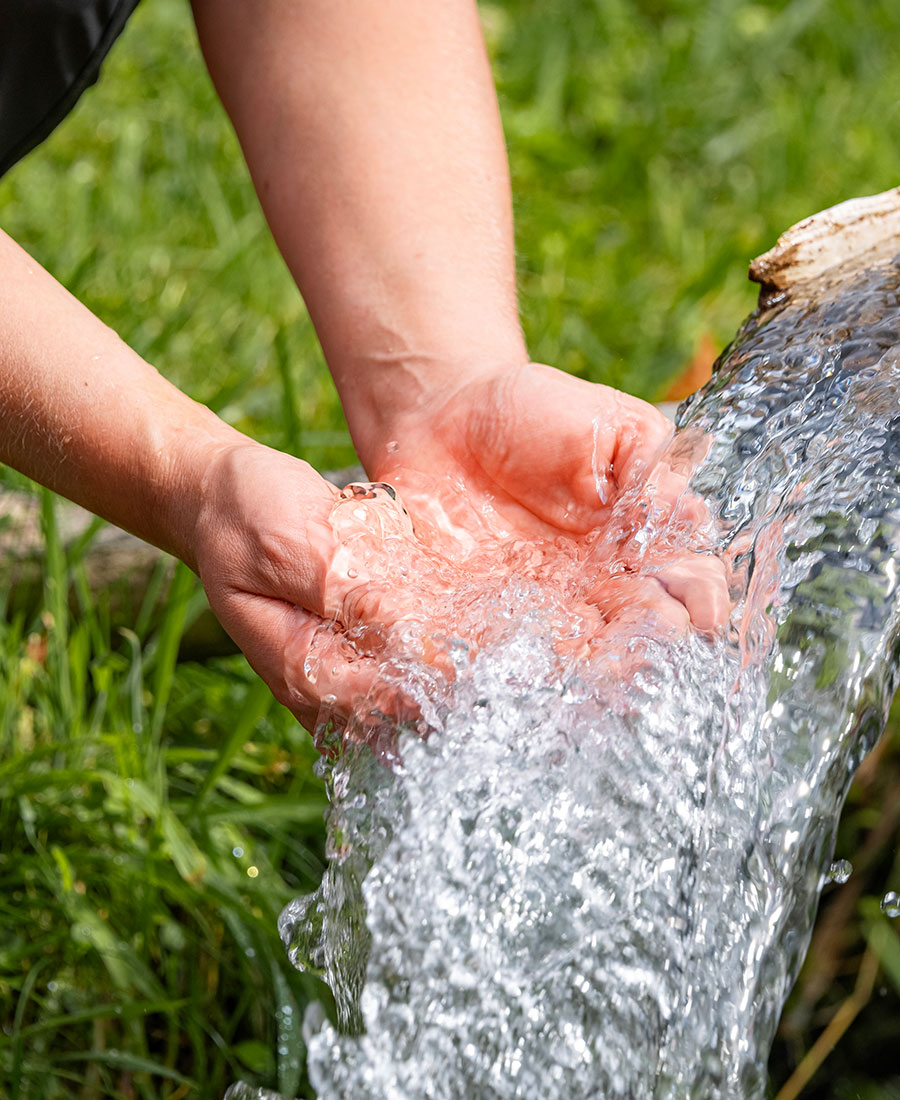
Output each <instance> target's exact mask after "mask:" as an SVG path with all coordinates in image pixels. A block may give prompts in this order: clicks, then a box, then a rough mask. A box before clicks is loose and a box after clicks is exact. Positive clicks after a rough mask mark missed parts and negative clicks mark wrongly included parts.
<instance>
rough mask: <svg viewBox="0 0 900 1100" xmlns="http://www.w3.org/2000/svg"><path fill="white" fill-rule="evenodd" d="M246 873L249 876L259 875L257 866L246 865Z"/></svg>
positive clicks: (255, 876)
mask: <svg viewBox="0 0 900 1100" xmlns="http://www.w3.org/2000/svg"><path fill="white" fill-rule="evenodd" d="M247 874H248V875H249V876H250V878H257V876H258V875H259V868H258V867H248V868H247Z"/></svg>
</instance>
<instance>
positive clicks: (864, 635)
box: [232, 256, 900, 1100]
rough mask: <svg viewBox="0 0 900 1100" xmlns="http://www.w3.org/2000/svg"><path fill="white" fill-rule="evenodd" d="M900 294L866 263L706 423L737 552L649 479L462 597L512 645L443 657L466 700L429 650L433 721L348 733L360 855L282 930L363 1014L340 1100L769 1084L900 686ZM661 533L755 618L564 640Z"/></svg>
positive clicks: (339, 1079) (332, 1091) (674, 1096)
mask: <svg viewBox="0 0 900 1100" xmlns="http://www.w3.org/2000/svg"><path fill="white" fill-rule="evenodd" d="M898 287H900V268H898V265H897V263H895V262H894V261H893V258H892V257H891V256H885V257H884V258H883V259H881V260H879V261H878V262H877V263H876V262H875V260H874V259H873V258H872V257H871V256H870V257H869V258H868V260H867V266H866V267H865V268H864V267H862V266H860V265H859V264H857V265H855V266H854V265H853V264H847V265H844V266H843V267H842V268H840V269H832V272H831V273H830V274H827V275H826V276H825V277H822V278H820V279H819V280H818V281H817V282H815V283H814V284H809V285H808V286H807V287H806V288H799V289H798V290H797V292H796V293H795V294H794V296H793V298H792V300H790V301H782V302H781V303H776V304H775V305H773V306H771V307H770V308H768V309H767V310H766V311H763V312H761V313H759V314H757V315H754V316H753V317H752V318H751V319H750V320H749V321H748V322H747V323H746V324H745V326H744V328H743V329H742V330H741V332H740V333H739V334H738V337H737V338H736V340H735V342H734V343H733V344H732V346H731V348H730V349H728V351H727V352H726V354H725V355H724V356H723V359H722V361H721V363H720V365H719V368H718V370H717V373H716V375H715V377H714V379H713V381H712V382H711V383H710V384H709V385H708V386H707V387H706V388H705V390H704V391H702V392H701V393H700V394H699V395H697V396H696V397H695V398H694V399H692V400H691V401H690V402H689V403H688V404H687V405H686V406H685V407H683V408H682V410H681V413H680V419H679V428H678V431H677V433H676V435H675V437H674V439H673V440H672V442H671V443H670V444H669V447H668V450H667V452H666V454H665V455H664V461H665V462H666V463H667V464H668V466H669V467H671V468H674V469H680V470H688V469H690V470H692V471H693V472H692V474H691V477H690V489H689V493H688V494H687V496H686V498H685V499H686V500H688V501H690V500H694V501H696V498H697V497H700V498H702V499H703V500H704V501H705V502H706V506H707V508H708V510H709V524H708V528H707V537H708V538H709V539H710V540H711V545H710V546H709V547H699V548H698V547H697V545H696V544H695V543H694V542H692V541H691V536H690V534H689V531H690V526H691V525H690V523H688V522H687V521H686V520H685V518H684V517H685V515H686V514H687V513H686V512H685V511H684V509H682V510H681V511H680V512H679V511H676V513H675V515H674V516H673V517H672V518H670V519H669V520H668V521H667V522H666V523H662V521H661V520H660V518H659V517H658V516H655V517H654V516H653V515H652V509H651V510H650V514H648V512H647V510H646V508H642V506H641V501H642V499H645V498H646V494H643V496H642V494H641V492H638V491H635V493H633V494H631V495H630V497H629V498H627V499H624V500H622V501H621V502H620V503H619V505H618V506H617V508H616V510H615V513H614V514H613V516H612V517H611V519H610V521H609V524H608V525H606V526H605V527H604V529H603V530H602V531H597V532H594V533H593V534H592V535H591V536H590V537H589V538H588V539H586V540H583V542H582V543H580V544H579V545H578V546H577V547H568V548H565V549H563V548H561V547H560V546H558V545H554V546H546V547H538V548H532V550H531V551H530V552H529V553H528V554H524V553H523V554H521V555H519V556H518V557H517V556H516V555H515V554H514V555H512V556H511V559H510V562H509V563H508V566H509V567H508V569H507V571H506V573H505V575H503V576H501V577H498V578H496V579H495V580H494V581H493V583H491V584H485V583H483V582H478V583H475V582H474V581H473V582H472V583H471V585H469V587H466V586H465V585H461V586H460V585H458V586H457V587H456V588H455V589H454V591H453V595H452V601H453V604H452V612H453V615H454V616H456V619H457V620H458V621H459V623H460V624H461V627H460V630H459V638H460V639H467V638H468V639H470V640H471V634H470V633H467V630H468V631H474V630H475V629H476V625H477V630H478V640H477V646H472V645H464V644H462V642H461V641H457V642H455V643H454V642H453V641H452V640H451V642H450V643H443V644H444V647H445V649H446V652H447V654H448V660H452V661H453V663H454V665H455V668H456V678H455V684H454V686H453V687H452V689H447V688H446V687H443V688H439V687H436V680H435V677H434V669H433V660H432V661H431V662H423V661H420V660H418V659H417V658H416V657H415V653H414V651H415V646H414V645H411V647H410V653H411V656H410V659H409V660H408V661H407V662H400V663H398V664H395V666H394V667H392V669H391V670H389V672H388V673H386V675H387V676H388V678H389V679H391V680H392V681H393V682H394V683H400V684H401V685H402V687H403V690H404V693H405V694H406V695H407V696H409V697H411V698H412V699H414V700H415V701H416V702H417V703H418V704H419V705H420V707H421V710H422V714H423V716H424V719H425V721H427V725H428V727H429V730H430V732H429V735H428V736H427V737H426V738H423V737H421V736H419V735H418V734H417V733H414V732H406V733H401V734H400V735H399V736H397V735H396V732H392V731H390V730H385V729H380V730H378V731H376V734H377V735H375V736H369V738H368V739H367V740H366V739H363V738H362V737H361V736H360V730H359V729H357V730H356V731H353V730H351V731H350V735H348V736H347V737H345V738H344V739H343V740H340V739H333V741H332V744H331V746H330V747H331V751H332V755H331V756H330V757H329V758H328V760H327V762H325V763H324V764H323V770H324V774H325V775H326V779H327V781H328V784H329V789H330V792H331V797H332V801H333V807H332V810H331V812H330V819H329V830H330V864H329V867H328V871H327V873H326V876H325V879H324V882H323V884H322V888H321V890H320V891H319V893H318V894H316V895H315V896H313V897H312V898H306V899H298V900H297V901H296V902H294V903H293V904H292V905H290V906H288V908H287V909H286V910H285V912H284V914H283V916H282V918H281V925H280V926H281V933H282V937H283V939H284V941H285V944H286V947H287V949H288V950H289V952H290V953H291V957H292V959H293V961H294V962H295V963H296V964H297V965H298V966H301V967H304V968H307V969H310V970H313V971H315V972H317V973H320V974H321V975H323V976H324V977H325V978H326V980H327V981H328V982H329V984H330V985H331V988H332V989H333V991H334V993H335V998H336V1003H337V1006H338V1016H339V1020H338V1025H337V1026H334V1025H332V1024H331V1023H329V1022H328V1021H327V1020H325V1018H324V1016H322V1015H321V1014H320V1015H319V1016H318V1017H316V1015H315V1013H313V1014H311V1016H310V1018H309V1019H308V1021H307V1029H308V1033H309V1035H308V1049H309V1072H310V1077H311V1080H312V1082H313V1084H314V1086H315V1088H316V1090H317V1092H318V1095H319V1097H320V1098H321V1100H338V1098H341V1100H344V1098H346V1100H349V1098H351V1097H352V1098H353V1100H423V1098H428V1100H472V1098H475V1100H512V1098H514V1097H516V1098H518V1097H523V1098H528V1100H564V1098H565V1100H582V1098H584V1100H587V1098H596V1100H687V1098H696V1100H720V1098H721V1100H726V1098H727V1100H758V1098H760V1097H762V1096H763V1094H764V1088H765V1067H766V1059H767V1055H768V1050H769V1047H770V1044H771V1041H772V1038H773V1035H774V1030H775V1026H776V1023H777V1019H778V1015H779V1012H780V1010H781V1006H782V1004H783V1002H784V998H785V996H786V994H787V992H788V990H789V988H790V985H791V983H792V982H793V980H794V978H795V976H796V972H797V969H798V967H799V965H800V962H801V961H802V958H803V955H804V952H805V950H806V946H807V943H808V940H809V935H810V930H811V924H812V920H813V916H814V912H815V908H816V904H817V901H818V897H819V892H820V890H821V887H822V885H823V883H824V882H825V881H826V879H828V878H829V876H831V877H835V875H837V876H838V877H839V876H840V875H841V874H846V873H847V870H846V868H839V869H838V871H837V872H835V871H834V870H833V869H832V868H831V858H832V848H833V838H834V831H835V827H836V823H837V819H838V815H839V811H840V807H841V805H842V803H843V799H844V797H845V794H846V791H847V787H848V785H849V782H850V779H851V777H852V774H853V771H854V769H855V767H856V766H857V765H858V763H859V761H860V760H861V758H862V756H863V755H864V754H865V752H866V751H867V750H868V749H869V748H870V747H871V745H872V743H873V741H874V739H875V738H877V736H878V734H879V733H880V731H881V728H882V725H883V721H884V717H885V713H886V708H887V706H888V704H889V702H890V699H891V696H892V694H893V690H894V687H895V681H896V668H897V662H896V650H897V646H898V637H900V631H898V624H900V600H898V595H897V574H896V570H897V564H896V563H897V550H898V544H900V308H898V307H900V290H898ZM688 511H690V509H688ZM694 514H695V515H696V509H694ZM661 544H665V545H666V546H667V547H669V548H670V549H674V550H675V551H678V550H681V551H683V552H686V553H696V554H698V555H708V553H709V550H710V549H712V550H714V551H715V553H716V555H717V558H718V559H719V560H721V561H722V562H724V563H725V568H726V570H727V575H728V582H729V586H730V591H731V595H732V598H733V600H734V608H733V611H732V614H731V618H730V621H729V624H728V627H727V630H726V631H725V633H724V635H723V636H719V637H716V638H708V637H703V636H700V635H697V634H692V633H688V634H686V635H685V634H682V633H678V632H675V631H672V630H670V629H669V630H667V629H663V627H662V624H660V622H659V621H658V619H657V618H655V617H654V615H653V613H652V612H643V613H635V614H633V615H629V616H623V617H622V618H620V619H619V620H618V622H617V623H614V624H611V625H610V626H609V627H608V628H607V634H606V639H605V643H604V644H603V645H602V646H598V647H594V648H593V649H589V650H585V648H584V647H582V648H579V647H578V646H577V645H566V644H562V643H561V639H562V640H565V639H569V640H571V639H577V638H578V637H579V635H580V633H581V634H583V633H584V631H585V630H586V629H587V627H586V620H585V618H584V615H583V614H582V612H580V611H578V610H577V609H578V608H580V607H583V603H584V600H585V598H586V596H587V594H588V593H589V592H590V590H591V585H592V584H594V583H595V582H596V578H597V576H598V575H600V574H603V573H604V572H605V573H606V574H608V575H610V576H612V575H613V574H614V572H615V569H616V568H617V566H616V562H617V561H618V560H619V559H620V557H621V554H622V553H626V554H628V555H630V561H631V562H632V568H637V569H638V570H640V569H641V568H646V570H647V572H648V573H652V571H653V570H654V569H656V568H657V567H658V566H657V565H656V564H654V562H655V559H654V558H653V556H652V554H651V553H650V552H649V551H647V552H646V553H645V551H646V550H647V548H648V547H651V548H652V547H653V546H654V545H655V546H659V545H661ZM563 558H564V559H565V561H563V560H562V559H563ZM642 562H644V563H645V564H644V566H642V565H641V563H642ZM634 563H637V564H636V565H635V564H634ZM448 599H451V597H448ZM573 609H574V610H573ZM451 617H452V616H451ZM486 624H487V625H486ZM419 641H421V639H419ZM369 732H370V733H371V732H372V731H369ZM892 902H893V899H892ZM897 908H898V911H900V906H897ZM268 1095H270V1094H268ZM232 1096H235V1097H236V1096H244V1097H247V1098H250V1097H252V1098H257V1097H258V1098H259V1100H265V1097H266V1096H267V1094H265V1093H260V1092H257V1091H256V1090H250V1089H246V1090H245V1091H243V1092H237V1091H234V1092H233V1093H232Z"/></svg>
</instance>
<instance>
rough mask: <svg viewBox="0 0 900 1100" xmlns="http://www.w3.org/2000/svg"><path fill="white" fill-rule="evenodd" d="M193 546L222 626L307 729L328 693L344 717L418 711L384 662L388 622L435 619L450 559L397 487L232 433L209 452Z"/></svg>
mask: <svg viewBox="0 0 900 1100" xmlns="http://www.w3.org/2000/svg"><path fill="white" fill-rule="evenodd" d="M193 549H194V559H195V565H196V569H197V572H198V574H199V576H200V578H201V580H202V582H203V584H204V587H205V589H206V592H207V595H208V597H209V601H210V605H211V607H212V609H213V611H214V612H215V613H216V615H217V616H218V618H219V620H220V622H221V623H222V625H223V627H224V628H225V629H226V630H227V631H228V633H229V634H230V635H231V637H232V638H233V639H234V641H235V642H236V643H237V645H238V646H239V647H240V648H241V649H242V650H243V652H244V654H245V655H246V657H247V659H248V661H249V662H250V664H251V665H252V667H253V668H254V669H255V670H256V672H258V673H259V675H260V676H261V677H262V678H263V679H264V680H265V681H266V683H267V684H268V685H269V687H270V688H271V690H272V692H273V694H274V695H275V697H276V698H277V699H278V700H279V702H281V703H283V704H284V705H285V706H287V707H288V708H289V709H290V710H291V711H292V712H293V713H294V714H295V716H296V717H297V718H298V719H299V720H300V722H302V723H303V725H305V726H306V727H307V729H309V730H311V731H312V730H313V729H314V728H315V724H316V720H317V715H318V714H319V712H320V707H321V706H322V704H323V702H324V703H325V704H326V707H327V708H328V709H329V712H330V713H331V714H332V715H333V716H334V717H335V719H336V721H337V724H338V725H340V724H342V723H343V722H345V721H346V720H347V719H348V718H349V716H350V715H351V714H354V713H364V712H371V713H375V712H378V711H383V712H385V713H390V714H391V715H393V716H394V717H401V718H403V717H413V716H414V714H413V712H411V711H410V709H409V706H408V704H406V703H405V702H404V700H403V699H401V698H400V697H399V696H398V695H397V693H396V692H393V691H392V690H391V689H390V688H387V687H385V686H384V683H383V681H382V680H381V678H380V675H379V673H380V662H381V661H383V660H384V658H385V656H389V655H390V653H391V645H392V642H391V640H390V635H391V632H392V631H395V630H398V629H400V627H401V626H402V625H408V624H410V623H412V622H417V621H422V620H423V619H425V620H428V619H429V617H431V618H435V617H437V615H438V612H437V611H436V610H435V605H436V603H437V602H438V598H439V593H440V589H441V585H442V584H443V583H446V571H447V569H449V568H450V567H449V563H448V564H446V565H444V566H443V567H442V568H443V574H442V572H441V569H440V568H435V564H434V562H432V561H430V560H429V557H428V554H427V552H426V551H425V550H424V549H423V548H421V547H420V546H419V545H418V544H417V542H416V540H415V538H414V537H413V535H412V528H411V525H410V523H409V520H408V518H407V517H406V515H405V513H404V512H403V510H402V508H401V507H400V506H399V505H398V504H396V503H395V502H394V500H393V499H392V497H391V495H390V493H388V492H384V493H377V492H376V493H365V492H362V491H359V492H358V493H357V494H356V495H354V493H353V492H352V491H344V492H341V491H339V490H338V489H336V488H335V487H334V486H332V485H330V484H329V483H328V482H327V481H325V480H324V479H323V478H322V477H320V476H319V475H318V474H317V473H316V472H315V470H313V469H312V467H311V466H309V465H308V464H307V463H305V462H301V461H299V460H297V459H294V458H292V457H290V456H289V455H286V454H282V453H281V452H279V451H274V450H271V449H270V448H268V447H263V446H261V445H259V444H257V443H253V442H252V441H250V440H239V441H237V442H235V441H230V442H229V443H228V445H226V446H219V447H218V448H217V449H216V451H215V452H214V455H213V457H212V458H211V460H210V462H209V465H208V469H207V474H206V483H205V486H204V493H203V505H202V508H201V511H200V513H199V516H198V519H197V522H196V524H195V528H194V534H193ZM395 574H396V575H398V576H399V574H405V580H404V581H402V582H398V583H394V582H393V581H392V580H391V577H392V575H395Z"/></svg>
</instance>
